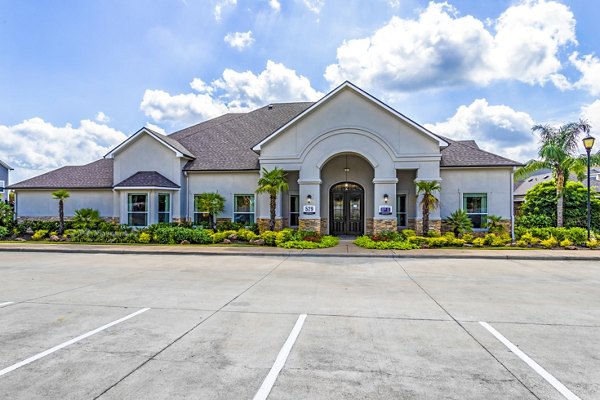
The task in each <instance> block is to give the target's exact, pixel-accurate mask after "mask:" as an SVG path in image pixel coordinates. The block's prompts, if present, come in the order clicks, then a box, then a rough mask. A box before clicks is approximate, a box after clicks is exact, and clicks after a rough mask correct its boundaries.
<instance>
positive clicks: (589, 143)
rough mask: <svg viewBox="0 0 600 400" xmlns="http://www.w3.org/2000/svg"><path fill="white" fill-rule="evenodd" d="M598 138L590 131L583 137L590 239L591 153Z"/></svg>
mask: <svg viewBox="0 0 600 400" xmlns="http://www.w3.org/2000/svg"><path fill="white" fill-rule="evenodd" d="M595 140H596V139H595V138H594V137H593V136H592V135H590V134H589V133H588V135H587V136H586V137H584V138H583V147H585V151H586V152H587V195H588V196H587V234H588V235H587V236H588V240H590V230H591V228H592V207H591V203H590V153H591V151H592V147H594V141H595Z"/></svg>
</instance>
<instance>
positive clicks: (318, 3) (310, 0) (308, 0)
mask: <svg viewBox="0 0 600 400" xmlns="http://www.w3.org/2000/svg"><path fill="white" fill-rule="evenodd" d="M302 2H303V3H304V5H305V6H306V8H308V11H310V12H312V13H315V14H317V15H318V14H319V13H320V12H321V9H322V8H323V6H324V5H325V0H302Z"/></svg>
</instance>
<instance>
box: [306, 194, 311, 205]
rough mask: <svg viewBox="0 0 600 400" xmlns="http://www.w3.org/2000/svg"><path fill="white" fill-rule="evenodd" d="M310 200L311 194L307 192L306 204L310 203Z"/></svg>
mask: <svg viewBox="0 0 600 400" xmlns="http://www.w3.org/2000/svg"><path fill="white" fill-rule="evenodd" d="M311 201H312V196H311V195H310V194H309V195H308V196H306V202H307V203H308V204H310V202H311Z"/></svg>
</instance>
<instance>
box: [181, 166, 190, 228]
mask: <svg viewBox="0 0 600 400" xmlns="http://www.w3.org/2000/svg"><path fill="white" fill-rule="evenodd" d="M183 175H184V176H185V221H186V222H189V220H190V205H189V201H190V198H189V197H190V176H189V174H188V172H187V171H183Z"/></svg>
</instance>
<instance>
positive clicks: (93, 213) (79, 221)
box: [73, 208, 100, 229]
mask: <svg viewBox="0 0 600 400" xmlns="http://www.w3.org/2000/svg"><path fill="white" fill-rule="evenodd" d="M99 222H100V212H99V211H98V210H94V209H93V208H82V209H79V210H75V216H74V217H73V226H74V227H75V228H77V229H93V228H95V227H96V225H98V223H99Z"/></svg>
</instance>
